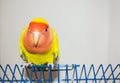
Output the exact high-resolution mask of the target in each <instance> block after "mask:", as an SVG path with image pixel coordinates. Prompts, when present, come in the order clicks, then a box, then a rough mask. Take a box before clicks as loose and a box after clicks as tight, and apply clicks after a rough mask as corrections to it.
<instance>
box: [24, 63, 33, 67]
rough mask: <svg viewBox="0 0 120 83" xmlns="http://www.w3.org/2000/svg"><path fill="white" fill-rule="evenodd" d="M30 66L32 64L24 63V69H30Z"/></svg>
mask: <svg viewBox="0 0 120 83" xmlns="http://www.w3.org/2000/svg"><path fill="white" fill-rule="evenodd" d="M32 65H33V64H32V63H24V67H31V66H32Z"/></svg>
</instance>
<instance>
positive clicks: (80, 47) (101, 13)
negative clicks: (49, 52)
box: [0, 0, 120, 65]
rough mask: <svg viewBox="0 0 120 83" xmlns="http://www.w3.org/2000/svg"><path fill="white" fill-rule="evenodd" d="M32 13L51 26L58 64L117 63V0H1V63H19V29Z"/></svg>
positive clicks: (119, 60) (119, 10)
mask: <svg viewBox="0 0 120 83" xmlns="http://www.w3.org/2000/svg"><path fill="white" fill-rule="evenodd" d="M35 17H43V18H45V19H46V20H48V22H49V25H50V26H51V27H54V28H55V30H56V32H57V34H58V37H59V43H60V50H61V57H60V61H59V63H60V64H73V63H76V64H101V63H102V64H109V63H112V64H118V63H120V1H119V0H0V64H2V65H5V64H7V63H8V64H11V65H12V64H22V59H21V58H20V57H19V53H18V44H19V38H20V34H21V31H22V29H23V28H24V27H25V26H27V25H28V24H29V22H30V21H31V20H32V19H33V18H35Z"/></svg>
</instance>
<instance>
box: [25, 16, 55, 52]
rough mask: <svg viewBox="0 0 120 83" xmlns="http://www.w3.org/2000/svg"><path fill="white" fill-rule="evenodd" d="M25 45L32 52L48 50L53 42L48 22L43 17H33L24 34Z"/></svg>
mask: <svg viewBox="0 0 120 83" xmlns="http://www.w3.org/2000/svg"><path fill="white" fill-rule="evenodd" d="M23 42H24V46H25V48H26V49H27V50H28V51H29V52H31V53H45V52H47V51H48V50H49V49H50V47H51V44H52V42H53V36H52V32H51V30H50V27H49V24H48V22H47V21H46V20H45V19H43V18H35V19H33V20H32V21H31V22H30V24H29V27H28V29H27V31H26V32H25V35H24V39H23Z"/></svg>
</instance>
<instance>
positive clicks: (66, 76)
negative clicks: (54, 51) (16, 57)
mask: <svg viewBox="0 0 120 83" xmlns="http://www.w3.org/2000/svg"><path fill="white" fill-rule="evenodd" d="M29 68H30V71H29V72H28V68H25V67H24V66H23V65H17V64H15V65H14V66H11V65H9V64H6V66H2V65H0V74H1V75H0V82H2V83H6V82H7V83H120V64H117V65H115V66H113V65H111V64H109V65H107V66H104V65H102V64H100V65H98V66H95V65H94V64H92V65H90V66H89V67H88V66H87V65H85V64H83V65H78V64H72V65H68V64H65V65H61V64H56V65H54V68H53V67H52V66H51V65H49V66H47V65H41V66H35V65H32V66H30V67H29ZM25 71H26V72H27V75H28V76H29V79H28V78H26V77H25V76H24V74H25ZM44 72H47V78H46V77H45V75H44ZM53 72H57V73H56V74H57V78H56V79H53V78H52V77H53V74H52V73H53ZM38 73H39V75H38ZM33 74H34V77H35V79H33Z"/></svg>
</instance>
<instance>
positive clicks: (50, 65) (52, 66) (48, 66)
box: [46, 63, 54, 69]
mask: <svg viewBox="0 0 120 83" xmlns="http://www.w3.org/2000/svg"><path fill="white" fill-rule="evenodd" d="M49 68H51V69H53V68H54V64H51V63H48V64H47V68H46V69H49Z"/></svg>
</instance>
